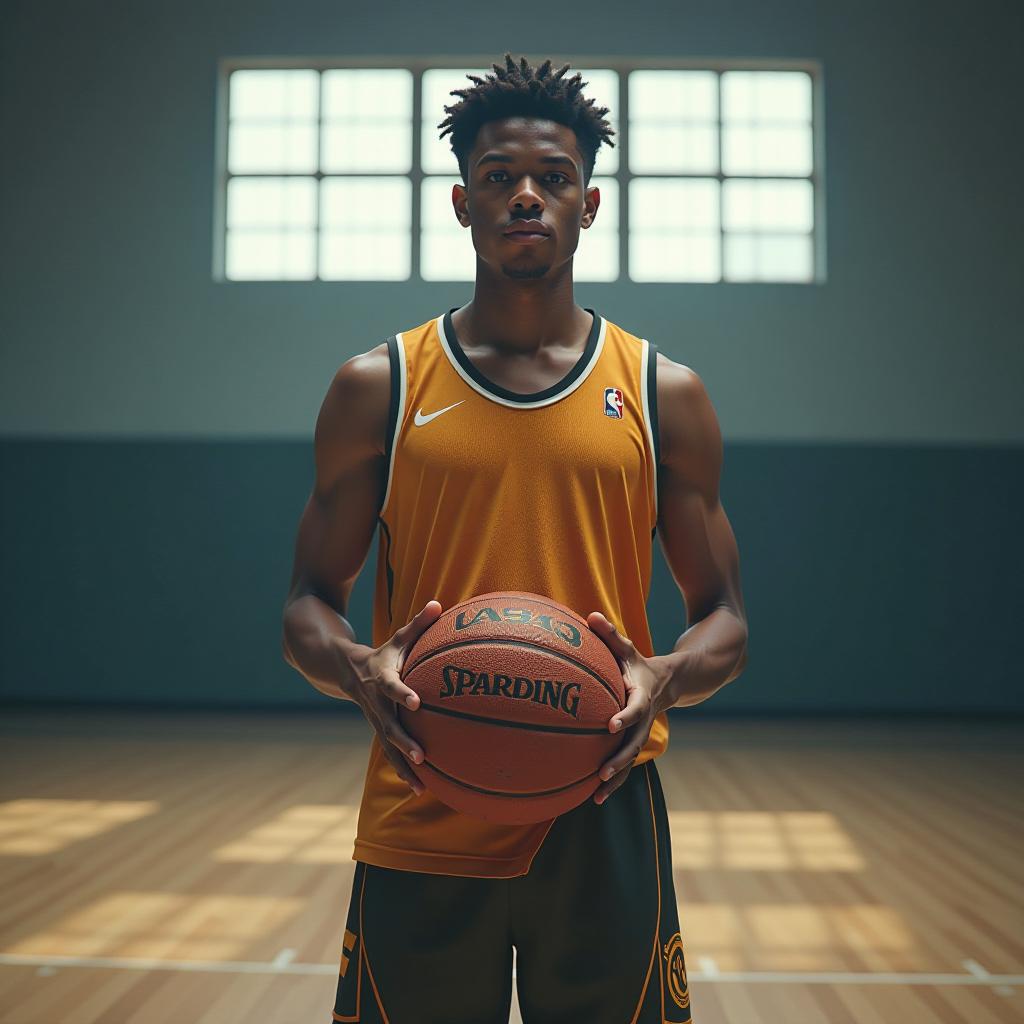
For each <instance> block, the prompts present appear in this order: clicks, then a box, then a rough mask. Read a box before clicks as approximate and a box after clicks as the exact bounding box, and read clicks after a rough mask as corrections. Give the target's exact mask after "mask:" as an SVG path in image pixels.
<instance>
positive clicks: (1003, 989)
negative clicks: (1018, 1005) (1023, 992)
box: [960, 960, 1015, 996]
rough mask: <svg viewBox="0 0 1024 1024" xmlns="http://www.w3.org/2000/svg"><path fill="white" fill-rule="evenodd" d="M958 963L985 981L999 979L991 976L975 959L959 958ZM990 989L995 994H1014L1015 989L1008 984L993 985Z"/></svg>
mask: <svg viewBox="0 0 1024 1024" xmlns="http://www.w3.org/2000/svg"><path fill="white" fill-rule="evenodd" d="M960 964H961V966H962V967H963V969H964V970H965V971H970V972H971V974H973V975H974V976H975V977H976V978H982V979H983V980H985V981H998V980H999V979H997V978H993V977H992V975H991V974H989V972H988V971H987V970H985V968H984V967H982V966H981V964H979V963H978V961H977V960H961V961H960ZM992 991H993V992H995V994H996V995H997V996H1012V995H1014V994H1015V990H1014V989H1013V988H1011V987H1010V986H1009V985H993V986H992Z"/></svg>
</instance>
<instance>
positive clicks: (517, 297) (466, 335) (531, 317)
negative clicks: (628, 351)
mask: <svg viewBox="0 0 1024 1024" xmlns="http://www.w3.org/2000/svg"><path fill="white" fill-rule="evenodd" d="M592 322H593V321H592V318H591V316H590V314H589V313H587V311H586V310H585V309H582V308H580V307H579V306H577V305H576V300H575V298H574V297H573V286H572V274H571V272H569V273H566V274H564V275H563V276H562V277H560V278H559V279H558V280H555V281H551V282H548V281H547V280H537V281H529V282H526V281H510V280H508V279H507V278H502V279H501V280H500V281H494V280H493V279H491V278H490V277H489V276H488V275H482V274H480V273H479V271H478V273H477V279H476V286H475V288H474V291H473V299H472V301H471V302H469V303H467V304H466V305H465V306H463V307H462V308H461V309H459V310H457V311H456V312H454V313H453V314H452V323H453V325H454V327H455V331H456V333H457V334H458V336H459V342H460V344H461V345H462V347H463V348H464V349H471V348H481V347H483V348H487V349H490V350H492V351H496V352H501V353H506V354H508V355H531V354H536V353H537V352H539V351H540V350H541V349H544V348H547V347H549V346H557V347H568V348H578V349H579V350H580V351H582V349H583V346H584V345H585V344H586V340H587V335H588V334H589V333H590V327H591V324H592Z"/></svg>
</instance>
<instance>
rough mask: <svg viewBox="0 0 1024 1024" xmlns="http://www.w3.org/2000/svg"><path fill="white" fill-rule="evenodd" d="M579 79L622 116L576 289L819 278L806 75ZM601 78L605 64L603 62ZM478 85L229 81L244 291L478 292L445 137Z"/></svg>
mask: <svg viewBox="0 0 1024 1024" xmlns="http://www.w3.org/2000/svg"><path fill="white" fill-rule="evenodd" d="M570 63H572V73H574V72H576V71H579V72H580V74H581V75H582V77H583V79H584V81H587V82H588V83H590V85H588V86H587V87H585V88H584V94H585V95H586V96H587V98H588V99H590V98H592V99H593V100H594V104H595V106H598V107H602V106H607V107H609V108H610V109H609V112H608V113H607V114H606V115H604V116H605V117H606V118H607V119H608V121H609V122H610V123H611V125H612V127H613V128H614V129H615V132H616V134H615V136H614V137H613V138H614V141H615V142H616V146H615V148H614V149H613V148H610V147H607V146H602V147H601V149H600V150H599V152H598V158H597V163H596V165H595V169H594V177H593V179H592V180H591V183H590V184H591V185H592V186H597V187H598V188H599V189H600V191H601V206H600V210H599V213H598V216H597V218H596V219H595V221H594V224H593V225H592V227H591V228H589V229H587V230H581V232H580V239H579V246H578V248H577V250H576V252H575V254H574V257H573V263H574V266H573V274H574V278H575V279H576V280H578V281H615V280H620V279H622V280H632V281H637V282H656V281H663V282H719V281H779V282H812V281H814V280H815V271H816V264H817V260H816V246H817V242H818V238H817V224H816V216H815V212H816V210H820V208H821V206H820V199H819V197H818V195H817V192H818V188H819V180H818V177H819V176H818V172H817V167H816V165H815V144H814V135H815V133H814V117H813V102H812V100H813V88H812V86H813V77H812V73H811V72H810V71H809V70H806V69H803V68H801V69H798V70H782V69H773V68H768V67H765V68H764V69H763V70H762V69H749V68H746V69H725V68H722V67H718V68H715V67H710V66H704V67H663V66H655V65H653V64H648V66H644V67H627V66H623V65H618V66H616V62H614V61H611V62H608V64H607V65H606V66H605V67H594V68H590V67H587V66H583V65H581V66H577V65H576V64H575V63H574V62H571V61H570ZM594 63H595V64H596V63H597V62H594ZM467 73H473V74H477V75H481V76H482V75H483V74H485V73H487V72H486V71H485V70H483V69H477V70H472V69H470V70H468V71H467V70H465V69H461V68H454V67H447V68H445V67H438V66H426V65H419V66H417V67H415V68H410V66H409V65H408V63H403V64H402V65H400V66H399V65H397V64H396V65H395V66H390V67H389V66H386V64H380V65H378V66H373V67H369V66H366V67H348V66H346V67H334V66H329V65H324V66H321V67H319V68H316V67H302V68H238V69H236V70H234V71H232V72H231V73H230V76H229V78H228V79H227V82H228V96H229V101H228V109H227V115H226V122H225V129H226V132H225V138H226V143H227V147H226V148H227V152H226V153H225V155H224V158H223V171H222V176H221V180H222V187H223V190H224V191H223V196H224V198H223V199H222V200H220V207H221V212H220V216H221V217H222V220H223V225H222V232H223V234H222V237H223V240H224V241H223V246H222V255H223V259H224V267H223V268H222V271H223V273H224V276H225V277H227V278H228V279H231V280H236V279H237V280H246V279H248V280H275V279H276V280H296V279H301V280H324V281H328V280H346V281H371V280H380V281H400V280H409V279H410V278H417V279H421V280H424V281H440V280H447V281H451V280H458V281H471V280H473V278H474V277H475V252H474V251H473V247H472V241H471V233H470V230H469V229H463V228H462V227H461V226H460V225H459V224H458V222H457V220H456V219H455V216H454V213H453V211H452V209H451V186H452V184H453V183H455V182H459V183H461V177H460V175H459V172H458V168H457V166H456V164H455V160H454V156H453V154H452V153H451V151H450V145H449V144H450V136H446V138H445V139H444V140H439V139H438V138H437V134H438V130H437V127H436V126H437V124H438V123H439V122H440V121H442V120H443V119H444V118H445V117H447V113H446V112H445V111H444V109H443V107H444V104H446V103H447V104H448V105H451V104H452V103H455V102H457V101H458V98H457V97H454V96H451V95H449V93H450V91H451V90H452V89H456V88H466V87H469V86H471V82H470V81H469V79H468V78H467V77H466V75H467Z"/></svg>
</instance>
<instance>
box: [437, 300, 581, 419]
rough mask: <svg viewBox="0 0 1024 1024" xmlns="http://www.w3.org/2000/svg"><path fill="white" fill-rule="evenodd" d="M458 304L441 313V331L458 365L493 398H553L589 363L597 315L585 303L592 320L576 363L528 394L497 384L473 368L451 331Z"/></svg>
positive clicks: (525, 399)
mask: <svg viewBox="0 0 1024 1024" xmlns="http://www.w3.org/2000/svg"><path fill="white" fill-rule="evenodd" d="M458 308H459V307H458V306H452V308H451V309H449V310H448V312H447V313H445V315H444V332H445V335H446V336H447V338H448V344H449V346H450V347H451V350H452V354H453V355H454V356H455V358H456V360H458V363H459V366H461V367H462V369H463V370H465V372H466V374H467V375H468V376H470V377H472V378H473V380H474V381H476V383H477V384H479V385H480V387H481V388H483V389H484V390H485V391H489V392H490V393H491V394H492V395H494V396H495V397H497V398H503V399H504V400H505V401H506V402H522V403H524V404H525V403H528V402H543V401H545V400H546V399H549V398H554V397H555V396H556V395H560V394H561V393H562V392H563V391H566V390H568V388H570V387H571V386H572V384H573V383H574V382H575V381H577V380H579V378H580V376H581V375H582V374H583V373H584V372H585V371H586V369H587V367H588V366H589V365H590V361H591V360H592V359H593V358H594V353H595V352H596V351H597V341H598V337H599V336H600V334H601V318H600V317H599V316H598V315H597V313H596V312H595V311H594V310H592V309H591V308H590V307H589V306H584V307H583V308H584V309H586V311H587V312H588V313H589V314H590V315H591V316H592V317H593V318H594V322H593V323H592V324H591V326H590V333H589V334H588V335H587V343H586V345H585V346H584V347H583V352H582V354H581V355H580V357H579V359H577V360H576V365H575V366H573V368H572V369H571V370H570V371H569V372H568V373H567V374H566V375H565V376H564V377H563V378H562V379H561V380H560V381H559V382H558V383H557V384H552V385H551V387H549V388H545V389H544V390H543V391H534V392H533V393H532V394H529V395H524V394H522V393H520V392H518V391H509V390H508V389H507V388H503V387H501V385H499V384H495V383H494V381H492V380H490V379H489V378H487V377H485V376H484V375H483V374H482V373H481V372H480V371H479V370H478V369H477V368H476V366H474V365H473V361H472V360H471V359H470V358H469V356H467V355H466V353H465V351H464V350H463V348H462V343H461V342H460V341H459V338H458V335H457V334H456V333H455V325H454V324H453V323H452V313H454V312H455V310H456V309H458Z"/></svg>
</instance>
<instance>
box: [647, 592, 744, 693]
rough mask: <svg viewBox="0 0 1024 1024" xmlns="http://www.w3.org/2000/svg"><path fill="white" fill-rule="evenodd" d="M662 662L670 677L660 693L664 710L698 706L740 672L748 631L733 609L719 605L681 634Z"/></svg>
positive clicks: (742, 665)
mask: <svg viewBox="0 0 1024 1024" xmlns="http://www.w3.org/2000/svg"><path fill="white" fill-rule="evenodd" d="M665 660H666V661H668V663H669V665H670V666H671V675H670V676H669V679H668V682H667V683H666V684H665V688H664V690H663V691H662V693H663V698H662V703H663V705H664V707H666V708H670V707H672V708H674V707H690V706H692V705H694V704H699V703H700V702H701V701H704V700H707V699H708V697H710V696H711V695H712V694H713V693H715V692H716V691H717V690H720V689H721V688H722V687H723V686H725V684H726V683H728V682H731V681H732V680H733V679H735V678H736V677H737V676H738V675H739V674H740V673H741V672H742V671H743V667H744V665H746V662H747V627H746V625H745V624H744V623H743V621H742V620H741V619H740V618H739V616H738V615H737V614H736V612H735V611H733V609H732V608H729V607H726V606H724V605H720V606H719V607H717V608H716V609H715V610H714V611H713V612H711V614H710V615H708V616H707V617H705V618H703V619H701V620H700V622H696V623H694V624H693V625H692V626H691V627H690V628H689V629H688V630H687V631H686V632H685V633H683V635H682V636H681V637H680V638H679V639H678V640H677V641H676V644H675V647H674V648H673V650H672V653H671V654H667V655H665Z"/></svg>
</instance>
